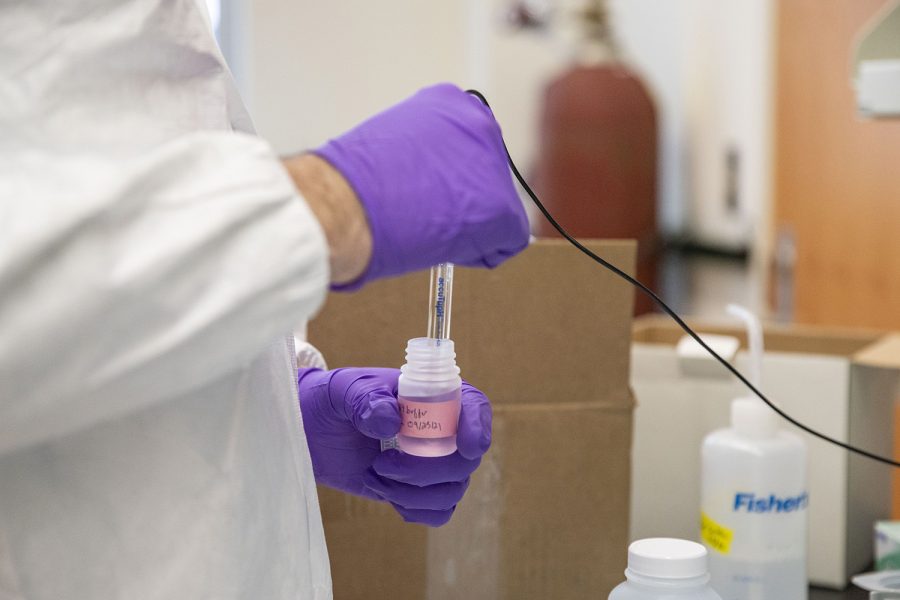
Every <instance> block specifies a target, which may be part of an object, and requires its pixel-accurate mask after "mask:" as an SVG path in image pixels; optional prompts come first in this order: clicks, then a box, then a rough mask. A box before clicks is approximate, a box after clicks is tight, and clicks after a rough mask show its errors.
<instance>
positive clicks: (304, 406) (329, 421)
mask: <svg viewBox="0 0 900 600" xmlns="http://www.w3.org/2000/svg"><path fill="white" fill-rule="evenodd" d="M399 377H400V371H399V369H374V368H351V369H336V370H334V371H323V370H321V369H300V371H299V374H298V377H297V379H298V384H299V388H300V411H301V413H302V415H303V429H304V430H305V431H306V442H307V444H308V445H309V454H310V456H311V457H312V464H313V473H315V476H316V483H320V484H323V485H327V486H329V487H332V488H336V489H338V490H342V491H345V492H349V493H351V494H356V495H359V496H365V497H366V498H371V499H373V500H382V501H387V502H390V503H391V504H392V505H393V506H394V508H395V509H396V510H397V512H398V513H400V515H401V516H402V517H403V519H404V520H406V521H409V522H413V523H424V524H425V525H430V526H432V527H438V526H440V525H443V524H444V523H446V522H447V521H449V520H450V516H451V515H452V514H453V511H454V510H455V509H456V504H457V503H458V502H459V501H460V499H461V498H462V497H463V494H464V493H465V491H466V488H467V487H468V485H469V475H471V474H472V472H473V471H474V470H475V469H476V468H477V467H478V465H479V464H480V463H481V456H482V455H483V454H484V453H485V452H487V449H488V448H489V447H490V445H491V406H490V404H489V403H488V399H487V398H486V397H485V396H484V394H482V393H481V392H479V391H478V390H477V389H475V388H474V387H472V386H471V385H469V384H467V383H465V382H463V384H462V407H461V410H460V417H459V430H458V432H457V437H456V443H457V446H458V450H457V451H456V452H454V453H453V454H451V455H449V456H442V457H437V458H422V457H418V456H412V455H410V454H404V453H402V452H400V451H399V450H387V451H386V452H381V442H380V441H379V440H381V439H388V438H391V437H393V436H394V435H396V434H397V432H398V431H399V430H400V411H399V409H398V407H397V379H398V378H399Z"/></svg>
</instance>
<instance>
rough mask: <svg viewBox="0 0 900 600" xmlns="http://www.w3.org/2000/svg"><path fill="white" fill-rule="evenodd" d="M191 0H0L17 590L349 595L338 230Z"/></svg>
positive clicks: (5, 413) (1, 423)
mask: <svg viewBox="0 0 900 600" xmlns="http://www.w3.org/2000/svg"><path fill="white" fill-rule="evenodd" d="M247 123H248V121H247V119H246V117H245V114H244V113H243V111H242V108H241V107H240V105H239V101H237V96H236V95H235V94H234V93H233V84H232V81H231V77H230V75H229V73H228V71H227V69H226V68H225V66H224V63H223V60H222V57H221V55H220V53H219V51H218V49H217V48H216V46H215V41H214V39H213V37H212V35H211V33H210V30H209V27H208V24H207V22H206V16H205V14H204V13H203V12H202V10H201V8H200V7H199V6H198V5H196V4H195V3H194V2H193V0H77V1H76V0H21V1H19V2H4V3H2V4H0V598H2V599H3V600H9V599H26V598H27V599H28V600H51V599H52V600H60V599H91V600H95V599H111V598H122V599H126V598H127V599H130V600H133V599H143V598H148V599H162V598H166V599H169V598H178V599H181V598H185V599H187V598H190V599H192V600H196V599H205V598H210V599H213V598H214V599H217V600H221V599H231V598H252V599H265V600H268V599H280V598H292V599H295V598H329V597H330V596H331V583H330V576H329V570H328V560H327V556H326V551H325V542H324V536H323V531H322V522H321V519H320V516H319V507H318V501H317V498H316V490H315V484H314V479H313V475H312V469H311V464H310V459H309V453H308V450H307V447H306V442H305V439H304V435H303V428H302V423H301V421H300V414H299V410H298V406H297V398H296V379H295V365H294V358H293V355H292V348H293V341H292V338H291V337H290V335H289V334H288V332H289V331H290V329H291V326H292V325H293V324H294V323H296V322H298V321H300V320H303V319H305V318H306V317H309V316H310V315H311V314H312V313H313V312H314V311H315V310H316V309H317V307H318V306H319V305H320V304H321V302H322V300H323V298H324V295H325V291H326V289H327V283H328V279H329V274H328V266H327V246H326V244H325V240H324V236H323V233H322V231H321V229H320V227H319V225H318V223H317V222H316V220H315V218H314V217H313V215H312V213H311V212H310V210H309V208H308V207H307V205H306V204H305V203H304V201H303V200H302V199H301V198H300V197H299V196H298V195H297V192H296V191H295V189H294V187H293V185H292V183H291V181H290V179H289V178H288V176H287V175H286V173H285V172H284V170H283V169H282V167H281V164H280V163H279V161H278V160H277V158H276V156H275V155H274V154H273V153H272V151H271V150H270V148H269V147H268V146H267V145H266V144H265V143H264V142H262V141H261V140H259V139H257V138H255V137H253V136H252V135H248V134H246V133H238V132H236V131H235V129H246V124H247Z"/></svg>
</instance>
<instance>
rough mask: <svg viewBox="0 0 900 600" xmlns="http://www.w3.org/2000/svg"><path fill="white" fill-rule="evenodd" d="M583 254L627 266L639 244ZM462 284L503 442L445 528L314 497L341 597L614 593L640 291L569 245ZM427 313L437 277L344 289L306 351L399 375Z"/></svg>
mask: <svg viewBox="0 0 900 600" xmlns="http://www.w3.org/2000/svg"><path fill="white" fill-rule="evenodd" d="M588 245H589V247H591V248H592V249H593V250H595V251H596V252H598V253H599V254H600V255H602V256H603V257H605V258H607V259H609V260H610V261H612V262H614V263H615V264H617V265H619V266H621V267H622V268H623V269H625V270H627V271H629V272H631V271H632V270H633V268H634V259H635V244H634V243H633V242H628V241H621V242H616V241H610V242H590V243H589V244H588ZM455 275H456V279H455V284H454V290H453V315H452V329H451V333H452V338H453V339H454V341H455V342H456V351H457V361H458V363H459V365H460V368H461V369H462V375H463V377H464V378H465V379H467V380H468V381H470V382H471V383H472V384H474V385H476V386H477V387H479V388H480V389H482V390H483V391H484V392H485V393H486V394H487V395H488V396H489V397H490V398H491V401H492V404H493V406H494V434H493V435H494V437H493V446H492V448H491V450H490V451H489V452H488V454H487V455H486V456H485V458H484V461H483V463H482V465H481V467H480V468H479V469H478V471H477V472H476V473H475V475H474V476H473V478H472V483H471V486H470V488H469V491H468V493H467V495H466V497H465V498H464V499H463V501H462V503H461V504H460V505H459V507H458V509H457V511H456V514H455V515H454V517H453V519H452V520H451V522H450V523H449V524H448V525H446V526H444V527H442V528H439V529H428V528H425V527H423V526H420V525H410V524H406V523H403V522H402V520H401V519H400V518H399V517H398V516H397V515H396V514H395V513H394V511H393V509H392V508H390V507H389V506H385V505H383V504H379V503H375V502H371V501H368V500H364V499H360V498H355V497H350V496H347V495H344V494H340V493H338V492H334V491H332V490H328V489H325V488H320V502H321V506H322V515H323V519H324V522H325V533H326V537H327V541H328V548H329V554H330V556H331V565H332V578H333V580H334V593H335V597H336V598H340V599H341V600H352V599H355V598H359V599H360V600H362V599H365V600H371V598H388V597H389V598H392V600H422V599H423V598H428V599H429V600H441V599H454V600H457V599H459V598H467V599H476V600H477V599H479V598H485V599H488V598H490V599H499V598H510V599H516V600H527V599H530V598H534V599H535V600H537V599H540V600H546V599H547V598H555V599H566V598H572V599H575V598H578V599H583V598H604V597H606V595H607V594H608V593H609V591H610V590H611V589H612V588H613V587H614V586H615V585H616V584H617V583H619V582H620V581H622V580H623V570H624V568H625V562H626V549H627V541H628V540H627V538H628V492H629V487H630V483H629V473H630V448H631V413H632V406H633V405H632V398H631V394H630V391H629V388H628V372H629V367H628V362H629V347H630V338H631V311H632V299H633V293H632V290H631V289H630V287H629V286H628V285H627V284H625V283H623V282H621V281H619V280H618V279H617V278H616V277H615V276H613V275H611V274H610V273H608V272H606V271H605V270H603V269H602V268H600V267H599V266H598V265H596V264H595V263H593V262H592V261H590V260H589V259H588V258H587V257H585V256H584V255H582V254H581V253H579V252H578V251H577V250H575V249H574V248H572V247H570V246H569V245H567V244H566V243H564V242H561V241H539V242H537V243H536V244H533V245H532V246H531V247H530V248H528V249H527V250H526V251H525V252H523V253H522V255H521V256H519V257H517V258H515V259H514V260H512V261H509V262H507V263H505V264H504V265H503V266H502V267H500V268H498V269H496V270H493V271H484V270H476V269H459V268H458V269H457V272H456V274H455ZM427 305H428V276H427V274H417V275H413V276H407V277H403V278H400V279H395V280H390V281H383V282H378V283H375V284H373V285H371V286H367V288H366V289H365V290H363V291H362V292H361V293H358V294H353V295H336V294H335V295H332V296H331V297H330V298H329V300H328V304H327V306H326V308H325V310H324V311H323V313H322V314H321V315H320V316H319V317H317V318H316V319H315V321H313V322H312V323H310V326H309V337H310V341H312V342H313V343H314V344H316V345H317V346H318V347H319V348H320V349H321V350H322V351H323V352H324V354H325V357H326V359H327V360H328V361H329V366H330V367H332V368H334V367H340V366H350V365H378V366H399V365H400V364H402V362H403V359H404V349H405V347H406V341H407V339H409V338H413V337H420V336H422V335H424V334H425V330H426V324H427Z"/></svg>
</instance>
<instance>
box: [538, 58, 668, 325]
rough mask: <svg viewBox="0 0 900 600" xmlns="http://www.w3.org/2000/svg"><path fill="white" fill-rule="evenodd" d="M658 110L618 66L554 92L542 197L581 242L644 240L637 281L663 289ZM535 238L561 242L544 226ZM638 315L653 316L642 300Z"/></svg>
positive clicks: (567, 75) (559, 85)
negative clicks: (658, 205)
mask: <svg viewBox="0 0 900 600" xmlns="http://www.w3.org/2000/svg"><path fill="white" fill-rule="evenodd" d="M656 147H657V129H656V110H655V109H654V105H653V100H652V99H651V97H650V94H649V93H648V92H647V89H646V88H645V86H644V85H643V83H642V82H641V80H640V79H639V78H638V77H637V76H635V75H634V74H633V73H631V72H630V71H629V70H628V69H627V68H626V67H624V66H623V65H621V64H620V63H618V62H611V63H599V64H595V65H587V66H575V67H572V68H571V69H569V70H567V71H566V72H564V73H563V74H562V75H561V76H560V77H558V78H557V79H555V80H554V81H552V82H551V83H550V84H549V86H548V87H547V90H546V96H545V99H544V106H543V110H542V115H541V120H540V146H539V154H538V160H537V163H536V165H535V168H534V171H533V173H532V180H533V182H534V188H535V191H537V193H538V195H539V196H540V198H541V199H542V200H543V202H544V204H545V205H546V207H547V209H548V210H549V211H550V213H551V214H552V215H554V216H555V217H556V218H557V220H558V221H559V222H560V224H561V225H562V226H563V227H564V228H565V229H566V230H568V231H569V232H570V233H572V234H573V235H575V236H576V237H584V238H633V239H636V240H638V265H637V277H638V279H640V280H641V281H642V282H644V283H645V284H647V285H648V286H650V287H651V289H655V288H656V283H657V276H656V271H657V263H658V255H659V246H660V244H659V242H658V234H657V223H656V179H657V165H656ZM535 235H538V236H547V237H552V236H558V235H559V234H558V233H557V232H556V230H555V229H553V227H552V226H551V225H550V224H549V223H547V221H546V220H544V219H543V218H541V219H539V220H538V221H537V223H536V225H535ZM635 300H636V302H635V314H643V313H646V312H650V311H652V310H653V308H654V307H653V304H652V302H651V301H650V300H648V299H647V298H646V297H644V295H643V294H638V295H637V297H636V298H635Z"/></svg>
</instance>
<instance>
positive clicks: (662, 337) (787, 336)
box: [632, 315, 898, 364]
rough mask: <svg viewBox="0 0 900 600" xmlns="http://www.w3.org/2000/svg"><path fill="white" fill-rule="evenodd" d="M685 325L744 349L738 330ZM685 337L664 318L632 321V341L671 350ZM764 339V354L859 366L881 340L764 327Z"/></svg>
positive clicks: (852, 333) (881, 355) (844, 332)
mask: <svg viewBox="0 0 900 600" xmlns="http://www.w3.org/2000/svg"><path fill="white" fill-rule="evenodd" d="M686 321H687V323H688V325H690V327H691V328H692V329H694V330H695V331H697V332H698V333H701V334H703V333H713V334H717V335H729V336H733V337H736V338H738V339H739V340H740V342H741V349H743V350H746V349H747V336H746V333H745V332H744V330H743V329H742V328H741V327H739V326H736V325H731V324H723V322H715V321H698V320H693V319H686ZM728 323H730V322H728ZM684 335H686V334H685V332H684V331H683V330H682V329H681V327H679V326H678V325H677V324H676V323H675V322H674V321H672V320H671V319H669V318H668V317H666V316H665V315H649V316H646V317H641V318H639V319H637V320H636V321H635V323H634V328H633V330H632V339H633V340H634V341H635V342H640V343H645V344H662V345H666V346H674V345H676V344H677V343H678V340H680V339H681V338H682V337H683V336H684ZM764 337H765V340H764V344H765V347H766V351H767V352H791V353H806V354H826V355H830V356H842V357H846V358H851V359H853V360H854V361H856V362H858V358H859V357H860V356H861V353H863V352H864V351H866V350H867V349H869V348H874V347H877V346H880V344H879V343H878V342H879V341H880V340H882V338H883V334H880V333H877V332H872V331H858V330H851V329H839V328H820V327H810V326H803V325H789V326H788V325H770V324H767V325H765V327H764ZM892 348H893V346H890V347H888V348H886V349H883V350H877V354H878V357H877V358H876V356H875V354H876V352H874V351H873V355H872V356H873V358H872V359H873V360H882V361H884V360H888V355H890V354H893V356H895V357H896V356H897V355H898V353H897V352H896V350H892ZM894 364H896V363H894Z"/></svg>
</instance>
